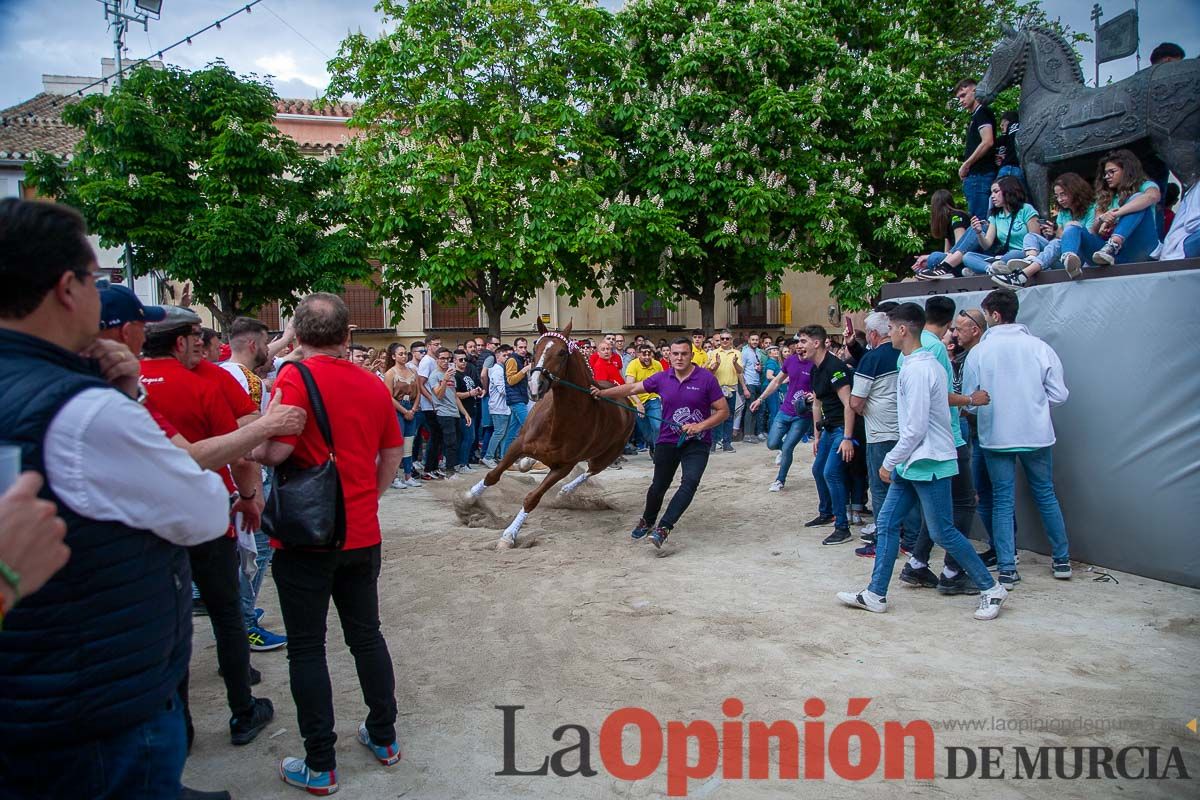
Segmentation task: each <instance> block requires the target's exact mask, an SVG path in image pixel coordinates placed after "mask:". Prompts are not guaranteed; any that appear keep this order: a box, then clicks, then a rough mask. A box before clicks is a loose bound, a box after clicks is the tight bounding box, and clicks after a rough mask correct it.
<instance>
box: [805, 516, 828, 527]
mask: <svg viewBox="0 0 1200 800" xmlns="http://www.w3.org/2000/svg"><path fill="white" fill-rule="evenodd" d="M831 522H833V514H817V515H816V516H815V517H813V518H812V519H810V520H809V521H808V522H806V523H804V527H806V528H824V527H825V526H826V525H828V524H830V523H831Z"/></svg>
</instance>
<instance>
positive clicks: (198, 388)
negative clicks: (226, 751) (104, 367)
mask: <svg viewBox="0 0 1200 800" xmlns="http://www.w3.org/2000/svg"><path fill="white" fill-rule="evenodd" d="M200 352H201V338H200V318H199V317H198V316H197V315H196V314H195V313H194V312H191V311H188V310H187V309H184V308H177V307H168V309H167V314H166V318H165V319H163V320H162V321H161V322H157V323H154V324H152V325H147V326H146V342H145V344H144V345H143V347H142V353H143V355H144V359H143V361H142V377H141V380H142V385H143V386H145V387H146V392H147V394H148V398H147V400H148V403H149V404H150V405H151V406H152V408H153V409H154V411H155V412H157V413H158V414H161V415H162V416H163V417H164V418H165V419H166V420H167V422H168V423H169V424H170V425H171V426H172V427H174V428H175V429H176V430H177V431H178V432H179V433H180V434H181V435H182V436H183V437H184V438H185V439H187V440H188V441H189V442H199V441H202V440H205V439H211V438H213V437H214V436H224V435H226V434H229V433H233V432H235V431H237V430H238V423H237V419H236V418H235V417H234V412H233V410H232V409H231V408H230V406H229V403H228V402H227V401H226V400H225V397H224V396H223V394H222V393H221V390H220V388H219V386H218V385H217V384H216V383H215V382H213V381H212V380H211V379H207V378H205V377H203V376H201V375H199V374H197V373H195V372H193V370H192V367H193V366H194V365H195V364H196V363H198V361H199V360H200V358H199V354H200ZM213 369H217V368H216V367H213ZM217 371H218V372H220V373H221V374H222V375H226V377H229V376H228V375H227V374H226V373H225V372H224V371H223V370H220V369H217ZM230 380H233V379H232V377H230ZM235 386H236V382H235ZM217 472H218V474H220V475H221V478H222V479H223V480H224V481H225V486H226V488H227V489H228V490H229V491H230V492H231V493H233V492H235V491H237V489H238V487H241V489H242V492H241V494H240V495H239V496H238V499H237V501H236V502H235V503H234V504H233V508H232V512H233V513H241V514H242V515H243V517H244V518H245V519H247V520H250V522H249V523H248V524H252V525H253V526H254V527H257V526H258V517H259V509H260V508H261V506H260V503H261V498H259V497H257V493H258V489H259V487H260V486H261V476H260V475H259V468H258V465H257V464H254V463H253V462H249V461H245V460H239V461H238V462H237V463H236V464H235V466H234V467H233V474H231V472H230V468H229V467H228V466H223V467H221V468H220V469H219V470H217ZM247 487H255V488H254V489H249V488H247ZM188 557H189V560H190V561H191V565H192V580H193V581H194V582H195V583H196V586H197V587H198V588H199V590H200V599H201V600H202V601H203V602H204V605H205V607H206V608H207V609H208V615H209V619H210V620H211V621H212V626H213V632H214V633H215V634H216V638H217V663H218V665H219V666H220V669H221V675H222V677H223V678H224V680H225V694H226V697H227V699H228V701H229V709H230V711H231V712H232V713H233V717H232V719H230V721H229V731H230V740H231V741H232V742H233V744H248V743H249V742H251V741H253V740H254V738H255V737H256V736H257V735H258V734H259V733H260V732H261V731H262V729H263V728H265V727H266V726H267V724H268V723H269V722H270V721H271V720H272V719H273V718H274V716H275V709H274V707H273V706H272V705H271V701H270V700H267V699H266V698H257V699H256V698H255V697H254V696H253V694H252V693H251V691H250V643H249V640H248V639H247V635H246V626H245V624H244V623H243V621H242V611H241V599H240V595H239V593H238V567H239V558H238V553H237V540H236V539H235V538H234V537H233V528H232V527H230V529H229V534H228V535H226V536H224V537H221V538H219V539H215V540H213V541H210V542H205V543H204V544H199V545H195V546H193V547H189V548H188ZM180 696H181V697H182V698H183V701H184V707H185V710H186V708H187V679H186V678H185V679H184V683H183V685H181V686H180ZM185 716H187V718H188V726H189V730H190V726H191V719H190V714H185Z"/></svg>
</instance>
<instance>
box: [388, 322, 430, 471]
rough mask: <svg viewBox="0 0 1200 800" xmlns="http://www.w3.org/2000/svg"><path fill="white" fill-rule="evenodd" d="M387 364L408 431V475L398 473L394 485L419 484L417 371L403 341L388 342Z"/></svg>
mask: <svg viewBox="0 0 1200 800" xmlns="http://www.w3.org/2000/svg"><path fill="white" fill-rule="evenodd" d="M383 366H384V368H385V370H384V373H383V382H384V384H385V385H386V386H387V388H388V391H389V392H390V393H391V395H392V406H393V407H395V409H396V420H397V421H398V422H399V423H400V430H401V431H402V432H403V433H404V460H403V461H402V462H401V463H400V468H401V469H402V470H403V473H404V474H403V476H401V475H399V474H397V475H396V479H395V480H393V481H392V488H393V489H404V488H412V487H417V486H420V485H421V482H420V481H419V480H417V479H416V478H415V477H414V476H413V442H414V439H416V435H417V413H416V406H417V372H416V370H414V369H413V368H412V365H411V364H409V363H408V353H407V351H406V350H405V349H404V345H402V344H400V343H399V342H393V343H392V344H390V345H388V348H387V353H386V355H385V356H384V362H383Z"/></svg>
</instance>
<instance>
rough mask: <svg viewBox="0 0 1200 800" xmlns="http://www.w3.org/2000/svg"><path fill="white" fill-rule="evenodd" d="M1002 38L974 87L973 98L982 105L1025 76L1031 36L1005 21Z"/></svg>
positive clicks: (1002, 27)
mask: <svg viewBox="0 0 1200 800" xmlns="http://www.w3.org/2000/svg"><path fill="white" fill-rule="evenodd" d="M1001 30H1002V31H1003V32H1004V38H1003V39H1001V40H1000V42H999V43H998V44H997V45H996V47H995V49H993V50H992V58H991V61H989V62H988V69H987V72H985V73H984V75H983V80H981V81H980V82H979V85H978V86H976V87H975V98H976V99H977V100H978V101H979V102H980V103H983V104H984V105H988V104H989V103H991V102H992V101H994V100H995V99H996V96H997V95H998V94H1000V93H1001V92H1003V91H1004V90H1005V89H1007V88H1008V87H1010V86H1012V85H1013V84H1015V83H1019V82H1020V81H1021V79H1022V78H1023V77H1025V61H1026V58H1027V57H1028V55H1029V46H1030V44H1031V43H1032V36H1031V34H1030V33H1028V32H1027V31H1018V30H1017V29H1016V28H1014V27H1012V26H1011V25H1009V24H1007V23H1005V24H1004V25H1002V26H1001Z"/></svg>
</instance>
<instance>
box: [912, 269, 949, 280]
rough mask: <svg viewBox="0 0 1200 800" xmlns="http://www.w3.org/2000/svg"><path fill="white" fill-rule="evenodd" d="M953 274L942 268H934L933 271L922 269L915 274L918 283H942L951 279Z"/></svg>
mask: <svg viewBox="0 0 1200 800" xmlns="http://www.w3.org/2000/svg"><path fill="white" fill-rule="evenodd" d="M953 277H954V273H953V272H952V271H950V270H948V269H944V268H942V267H934V268H933V269H923V270H921V271H920V272H918V273H917V274H916V278H917V280H919V281H944V280H946V279H947V278H953Z"/></svg>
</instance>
